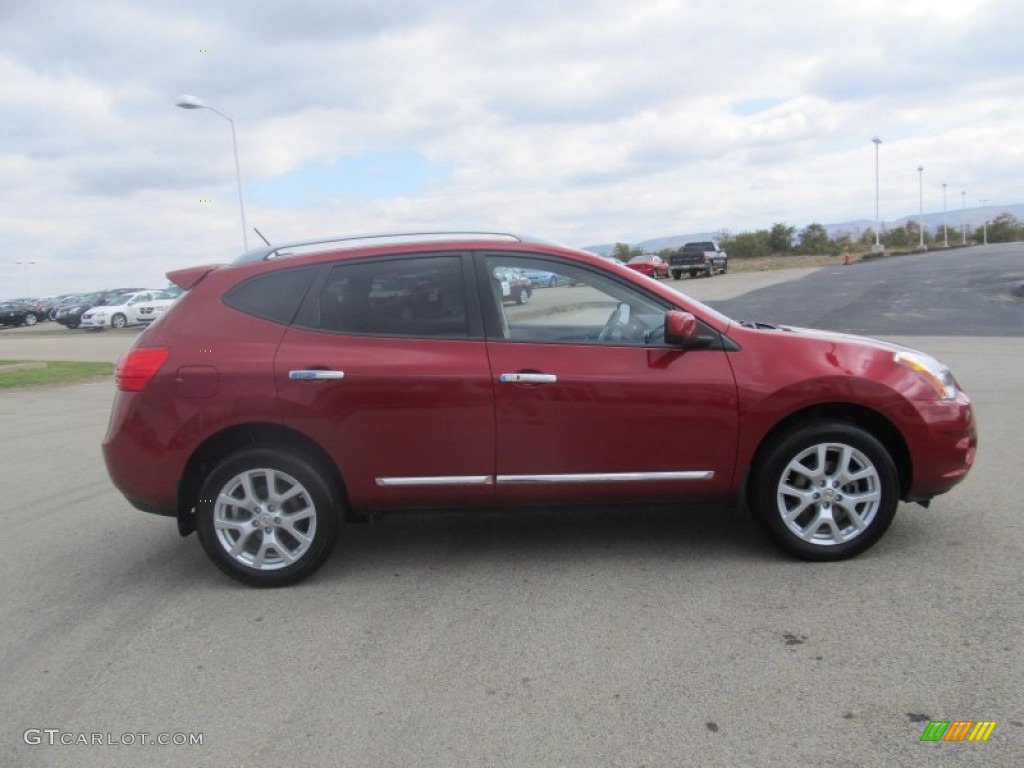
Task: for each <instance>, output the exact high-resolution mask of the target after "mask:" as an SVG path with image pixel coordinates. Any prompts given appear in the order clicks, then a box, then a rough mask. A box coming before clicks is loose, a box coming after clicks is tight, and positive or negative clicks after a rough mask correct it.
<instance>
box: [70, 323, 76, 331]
mask: <svg viewBox="0 0 1024 768" xmlns="http://www.w3.org/2000/svg"><path fill="white" fill-rule="evenodd" d="M77 327H78V323H75V322H71V323H68V328H70V329H71V330H72V331H73V330H75V329H76V328H77Z"/></svg>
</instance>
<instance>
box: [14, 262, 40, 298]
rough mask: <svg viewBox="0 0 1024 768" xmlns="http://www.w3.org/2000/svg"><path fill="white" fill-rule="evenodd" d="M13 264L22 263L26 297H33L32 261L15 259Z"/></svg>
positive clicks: (33, 263)
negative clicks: (26, 289) (26, 287)
mask: <svg viewBox="0 0 1024 768" xmlns="http://www.w3.org/2000/svg"><path fill="white" fill-rule="evenodd" d="M14 263H15V264H22V265H24V267H25V284H26V285H27V286H28V295H27V296H26V297H25V298H26V299H34V298H35V296H33V295H32V267H33V266H34V265H35V262H34V261H16V262H14Z"/></svg>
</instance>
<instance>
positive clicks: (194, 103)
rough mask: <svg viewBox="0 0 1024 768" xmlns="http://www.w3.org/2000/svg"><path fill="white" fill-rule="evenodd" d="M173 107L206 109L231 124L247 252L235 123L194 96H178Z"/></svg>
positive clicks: (239, 204)
mask: <svg viewBox="0 0 1024 768" xmlns="http://www.w3.org/2000/svg"><path fill="white" fill-rule="evenodd" d="M175 106H178V107H181V108H182V109H208V110H210V111H211V112H215V113H216V114H218V115H220V116H221V117H223V118H224V119H225V120H227V121H228V123H230V124H231V146H232V148H233V149H234V151H235V182H236V183H237V185H238V208H239V210H240V211H241V212H242V245H243V247H244V248H245V250H247V251H248V250H249V237H248V235H247V234H246V226H245V202H244V201H243V200H242V170H241V165H240V164H239V162H238V137H237V136H236V135H235V121H234V120H233V119H232V118H231V116H230V115H225V114H224V113H223V112H221V111H220V110H219V109H217V108H215V107H211V106H210V105H209V104H206V103H204V102H203V100H202V99H199V98H196V97H195V96H189V95H188V94H185V95H183V96H179V97H178V101H177V102H176V104H175Z"/></svg>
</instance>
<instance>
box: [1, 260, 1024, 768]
mask: <svg viewBox="0 0 1024 768" xmlns="http://www.w3.org/2000/svg"><path fill="white" fill-rule="evenodd" d="M932 255H933V254H928V255H925V256H924V257H920V258H922V259H927V258H930V257H931V256H932ZM911 258H913V259H917V258H919V257H911ZM924 263H926V264H929V265H930V264H932V263H933V262H924ZM1022 263H1024V262H1022ZM878 264H879V265H880V266H879V267H877V268H881V269H883V270H884V265H886V264H892V265H893V266H892V268H893V269H903V268H904V267H903V266H902V265H900V264H898V263H897V260H886V261H885V262H878ZM979 264H980V262H979ZM990 266H991V267H992V270H993V272H998V276H1002V275H1005V273H1006V268H1005V266H1004V265H1003V263H1002V262H998V263H997V262H995V261H993V262H992V263H991V264H990ZM864 268H870V269H871V270H874V269H876V267H875V266H873V265H861V267H857V268H854V267H845V268H837V269H846V270H850V271H853V270H855V269H864ZM830 269H831V268H827V269H826V270H818V271H816V272H814V273H813V274H810V275H809V276H807V275H806V274H801V275H800V276H799V280H797V281H794V282H783V283H781V284H779V285H777V286H775V288H773V289H765V290H764V291H762V295H761V296H758V297H756V298H757V301H759V302H760V301H764V302H766V304H765V306H775V305H774V304H772V301H774V300H771V299H770V298H769V295H770V294H769V293H768V291H769V290H776V291H783V292H784V293H783V294H782V295H790V296H791V297H792V294H786V293H785V292H786V291H791V290H793V287H794V285H796V286H800V285H801V284H804V285H806V284H807V281H814V280H817V279H819V276H820V275H821V274H822V273H826V274H827V273H828V271H829V270H830ZM982 271H984V269H983V267H982V266H979V267H978V269H976V270H975V271H974V273H975V278H976V279H978V280H979V281H982V280H983V278H982V277H981V275H980V274H977V273H979V272H982ZM733 278H735V279H733ZM740 278H743V279H748V280H751V281H754V282H756V280H755V278H753V277H750V278H744V276H743V275H726V276H722V277H715V278H712V279H709V280H705V281H699V280H697V281H693V282H692V283H690V281H686V280H684V281H680V282H679V283H678V284H677V285H678V287H680V288H681V289H687V288H690V289H691V291H692V292H693V293H694V294H696V293H697V287H698V286H699V285H703V286H705V288H704V289H703V290H708V291H712V290H714V291H719V292H728V291H729V290H730V289H729V287H728V285H729V283H733V284H738V283H740ZM844 279H846V278H844ZM989 279H991V280H992V281H993V282H995V281H996V280H997V279H1002V278H1001V277H991V278H984V280H989ZM883 282H891V281H886V280H883ZM811 284H813V282H812V283H811ZM980 284H981V282H979V285H980ZM716 286H718V287H716ZM755 287H756V286H755ZM747 290H749V287H748V288H747ZM736 291H737V292H738V293H743V289H741V288H737V289H736ZM806 294H807V291H806V290H803V289H801V290H800V291H798V295H806ZM745 295H747V296H750V295H752V294H745ZM861 295H862V296H865V295H869V293H862V294H861ZM951 296H952V298H953V299H955V298H956V294H951ZM715 300H716V301H717V300H723V301H724V300H726V299H724V298H723V299H715ZM780 301H781V300H780ZM1007 302H1008V303H1012V301H1010V300H1007ZM782 303H785V302H782ZM1016 311H1017V313H1018V314H1016V315H1012V316H1013V317H1016V318H1018V319H1019V317H1020V314H1019V312H1020V311H1021V306H1020V304H1017V305H1016ZM1011 314H1012V313H1011ZM817 316H818V317H824V316H825V315H823V314H820V313H819V314H818V315H817ZM762 319H767V318H762ZM780 321H782V320H781V319H780ZM935 322H936V321H935V320H934V319H933V320H932V324H930V325H929V327H930V328H933V329H936V328H937V326H936V325H935V324H934V323H935ZM1007 324H1010V323H1009V322H1008V323H1007ZM893 325H894V327H893V328H892V329H890V330H886V331H884V332H880V333H876V334H875V335H882V336H885V337H886V338H892V339H894V340H896V341H900V342H903V343H909V344H911V345H913V346H919V347H923V348H925V349H927V350H928V351H929V352H932V353H933V354H936V355H937V356H938V357H940V358H941V359H943V360H945V361H946V362H948V363H949V364H950V365H951V366H952V367H953V369H954V372H955V373H956V375H957V377H958V378H959V380H960V382H961V384H962V385H963V386H964V388H965V389H966V390H967V391H968V392H969V393H970V395H971V396H972V398H973V399H974V402H975V404H976V407H977V413H978V420H979V426H980V438H981V443H980V449H979V455H978V460H977V463H976V465H975V468H974V470H973V471H972V473H971V475H970V476H969V477H968V479H967V480H966V481H965V482H964V483H963V484H962V485H960V486H958V487H957V488H955V489H954V490H953V491H952V492H950V493H949V494H947V495H945V496H942V497H939V498H937V499H936V500H935V501H934V503H933V504H932V506H931V508H930V509H928V510H925V509H923V508H921V507H919V506H916V505H901V507H900V510H899V513H898V515H897V518H896V521H895V522H894V524H893V526H892V528H891V529H890V531H889V532H888V533H887V535H886V536H885V537H884V538H883V539H882V541H881V542H880V543H879V544H878V545H876V546H875V547H874V548H873V549H871V550H870V551H869V552H867V553H865V554H864V555H862V556H861V557H859V558H857V559H854V560H851V561H846V562H842V563H834V564H812V563H803V562H797V561H794V560H791V559H789V558H788V557H786V556H784V555H781V554H779V553H778V552H777V551H776V550H775V549H774V548H773V547H772V546H771V545H769V544H768V543H767V542H766V541H765V539H764V538H763V537H762V536H761V534H760V533H759V532H758V531H757V529H756V528H755V527H754V526H753V524H752V523H751V522H750V521H749V520H748V519H747V517H746V516H745V515H743V514H742V513H740V512H739V511H737V510H735V509H733V508H732V507H729V506H723V505H699V506H691V507H685V508H666V507H651V508H614V509H572V510H542V509H536V510H527V511H523V512H519V513H515V514H513V513H495V512H475V513H474V512H458V513H450V514H437V513H433V514H411V515H404V516H394V517H389V518H387V519H385V520H384V521H383V522H382V523H380V524H375V525H372V526H370V525H367V526H354V527H348V528H345V529H343V531H342V536H341V537H340V540H339V544H338V547H337V549H336V550H335V552H334V554H333V556H332V557H331V559H330V560H329V561H328V562H327V564H326V565H325V566H324V568H322V569H321V570H320V571H319V572H318V573H317V574H316V575H315V576H314V577H313V578H311V579H310V580H309V581H307V582H304V583H303V584H300V585H298V586H296V587H294V588H289V589H283V590H272V591H257V590H252V589H249V588H246V587H243V586H241V585H238V584H236V583H234V582H232V581H230V580H229V579H227V578H226V577H224V576H223V575H222V574H220V572H219V571H217V570H216V569H215V568H214V567H213V566H212V565H210V564H209V563H208V562H207V560H206V558H205V557H204V556H203V554H202V552H201V551H200V548H199V545H198V543H197V542H196V540H195V538H194V537H191V538H188V539H181V538H179V537H178V535H177V533H176V530H175V526H174V522H173V521H172V520H169V519H163V518H158V517H154V516H151V515H146V514H144V513H141V512H137V511H135V510H134V509H132V508H131V507H130V506H129V505H128V504H127V502H125V501H124V499H123V498H122V497H121V496H120V495H119V494H118V493H117V492H116V491H115V490H114V489H113V487H112V486H111V485H110V482H109V480H108V478H107V476H106V472H105V470H104V467H103V463H102V459H101V456H100V452H99V442H100V439H101V438H102V435H103V432H104V430H105V427H106V422H107V418H108V414H109V407H110V403H111V399H112V396H113V392H112V384H111V382H109V381H104V382H93V383H87V384H80V385H74V386H67V387H49V388H43V389H29V390H20V391H4V392H0V435H2V436H3V437H2V440H0V467H3V478H4V482H3V485H4V489H5V502H6V503H5V504H4V505H3V507H0V517H2V520H3V523H4V529H5V531H6V534H7V535H5V536H4V537H3V540H2V542H0V562H2V572H0V574H2V579H0V584H2V586H0V589H2V590H3V592H2V594H3V600H2V602H0V689H2V691H3V695H2V697H0V722H2V723H3V724H4V728H3V732H2V734H0V765H3V766H28V767H31V766H75V767H76V768H78V767H81V768H89V767H90V766H121V765H125V766H128V765H132V766H134V765H145V766H218V767H220V766H225V767H229V766H261V767H262V766H278V765H280V766H367V767H370V766H372V767H373V768H381V767H383V766H402V767H403V768H406V767H408V766H444V767H445V768H448V767H450V766H516V767H517V768H520V767H521V766H581V767H586V768H591V767H593V766H609V767H611V766H616V767H618V766H632V767H634V768H639V767H640V766H646V767H647V768H655V767H660V766H748V765H749V766H755V765H756V766H768V765H779V766H787V767H790V766H822V765H830V766H887V767H888V766H895V765H899V766H917V765H920V766H961V765H1007V766H1008V765H1019V764H1021V762H1022V758H1024V712H1022V705H1021V691H1022V690H1024V664H1022V656H1021V654H1022V647H1021V638H1022V636H1024V602H1022V600H1021V592H1022V586H1024V584H1022V578H1021V562H1022V561H1021V553H1022V551H1024V518H1022V516H1021V514H1020V502H1019V500H1018V499H1017V497H1016V491H1015V488H1016V486H1015V485H1014V484H1013V483H1012V482H1010V481H1011V480H1013V478H1014V477H1016V476H1017V475H1019V474H1020V450H1021V440H1020V435H1021V434H1024V409H1022V408H1021V407H1020V403H1021V401H1022V399H1024V383H1022V382H1024V334H1009V333H998V334H991V335H988V336H970V337H968V336H965V335H963V334H962V331H963V328H964V326H963V321H961V322H960V323H959V324H957V325H956V327H955V330H957V331H958V333H956V334H953V333H947V334H946V335H931V336H928V337H921V336H914V335H909V334H907V332H906V331H905V330H903V328H905V327H907V326H905V325H901V324H898V323H894V324H893ZM1010 325H1011V328H1012V327H1017V326H1012V324H1010ZM842 330H852V329H851V328H842ZM27 336H28V334H21V333H19V332H4V333H2V334H0V358H5V359H6V358H10V357H12V356H17V357H21V358H25V357H26V356H28V355H30V354H33V353H32V349H38V347H37V345H34V344H24V345H23V344H22V343H21V342H16V343H15V344H14V347H16V348H17V352H18V354H17V355H12V354H11V347H10V346H9V345H10V343H11V342H12V341H13V340H14V339H16V338H25V337H27ZM44 336H46V334H38V335H37V336H35V337H34V338H37V339H40V340H41V339H43V338H44ZM91 336H92V337H91V338H90V337H83V336H74V337H61V336H60V335H59V334H57V335H53V337H54V338H62V341H61V343H60V344H57V343H56V342H55V344H56V346H54V347H50V348H44V349H39V350H38V351H37V352H36V353H35V354H37V355H39V356H40V357H43V358H46V357H48V356H51V355H53V354H55V353H58V352H60V350H61V349H64V350H67V349H71V350H72V352H69V353H67V354H74V350H76V349H77V350H78V354H79V355H83V354H89V355H93V357H89V358H85V359H95V358H96V357H99V356H100V354H101V349H100V348H101V347H102V348H103V349H102V354H105V355H107V358H105V359H109V358H113V359H116V357H117V355H118V354H120V351H123V348H124V347H127V345H128V343H130V340H131V338H133V337H134V334H130V333H120V334H119V335H116V336H115V335H114V334H109V335H105V334H95V335H91ZM39 344H42V345H43V346H45V344H43V342H42V341H40V342H39ZM61 344H63V345H69V346H61ZM76 344H77V345H79V346H78V347H74V346H73V345H76ZM84 345H93V346H91V347H85V346H84ZM108 345H109V346H108ZM118 345H120V347H118ZM30 347H31V349H30ZM86 348H88V349H89V350H90V351H89V352H82V351H81V350H82V349H86ZM119 350H120V351H119ZM61 354H64V353H61ZM35 359H39V357H36V358H35ZM930 720H950V721H956V720H972V721H977V720H989V721H995V722H996V723H997V725H996V727H995V729H994V731H993V732H992V735H991V737H990V739H989V740H988V741H987V742H984V743H969V742H964V743H941V742H940V743H922V742H921V735H922V732H923V731H924V729H925V727H926V726H927V725H928V722H929V721H930ZM141 734H146V736H142V735H141ZM161 734H166V737H165V738H164V737H161ZM197 736H198V737H199V738H201V740H202V743H201V744H191V745H190V744H188V743H186V744H175V743H171V744H168V745H150V744H148V743H145V742H148V741H149V740H159V739H162V740H165V741H171V742H175V741H183V740H184V741H186V742H187V741H188V740H189V739H191V740H193V741H194V740H195V739H196V737H197ZM83 737H84V740H85V741H86V742H87V743H84V744H83V743H81V742H82V741H83ZM97 739H98V741H99V742H100V743H95V742H96V741H97ZM51 741H53V742H54V743H50V742H51ZM62 741H71V742H74V743H71V744H62V743H61V742H62ZM111 742H114V743H111ZM126 742H131V743H126Z"/></svg>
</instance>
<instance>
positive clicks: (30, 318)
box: [25, 312, 39, 325]
mask: <svg viewBox="0 0 1024 768" xmlns="http://www.w3.org/2000/svg"><path fill="white" fill-rule="evenodd" d="M38 319H39V318H37V317H36V316H35V315H34V314H32V313H31V312H29V313H28V314H27V315H25V325H35V324H36V321H37V320H38Z"/></svg>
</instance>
